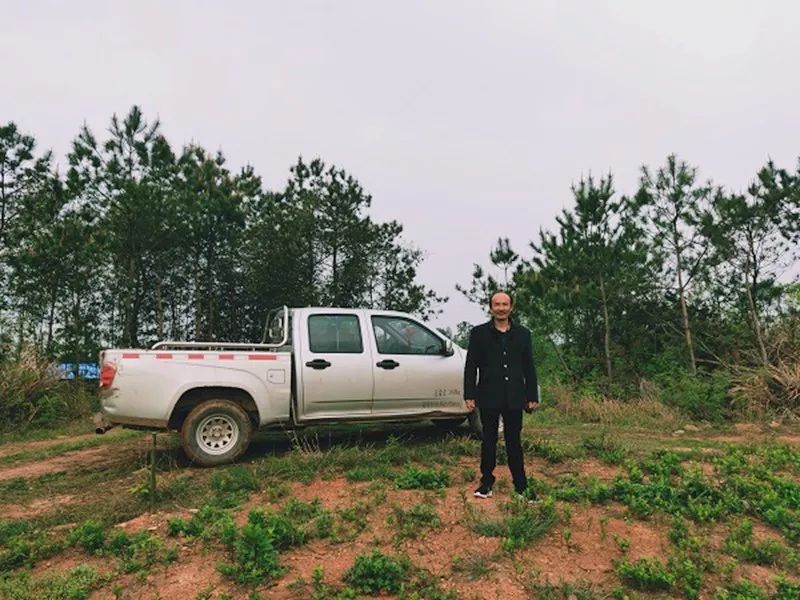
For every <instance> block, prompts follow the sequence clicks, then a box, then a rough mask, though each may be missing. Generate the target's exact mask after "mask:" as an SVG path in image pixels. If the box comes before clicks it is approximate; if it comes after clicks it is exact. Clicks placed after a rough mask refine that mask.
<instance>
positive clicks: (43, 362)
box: [0, 346, 60, 429]
mask: <svg viewBox="0 0 800 600" xmlns="http://www.w3.org/2000/svg"><path fill="white" fill-rule="evenodd" d="M59 385H60V382H59V380H58V375H57V374H56V373H55V372H54V371H53V370H52V369H51V364H50V361H48V360H47V359H46V358H45V357H44V356H43V355H42V354H41V353H40V352H39V351H38V350H36V349H35V348H34V347H33V346H26V347H24V348H23V349H22V352H21V353H20V356H19V359H18V360H16V361H8V362H3V363H0V419H2V422H3V423H4V424H5V426H6V427H8V428H9V429H11V428H13V427H16V426H19V425H29V424H30V423H31V422H32V421H34V420H36V419H37V417H39V420H41V419H42V418H45V417H46V418H49V419H52V418H53V415H57V414H58V413H59V412H60V411H59V407H58V404H59V402H58V396H59ZM42 413H43V414H42Z"/></svg>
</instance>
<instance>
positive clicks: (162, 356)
mask: <svg viewBox="0 0 800 600" xmlns="http://www.w3.org/2000/svg"><path fill="white" fill-rule="evenodd" d="M156 358H172V354H171V353H166V354H156Z"/></svg>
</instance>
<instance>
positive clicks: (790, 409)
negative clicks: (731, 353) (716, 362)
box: [731, 358, 800, 419]
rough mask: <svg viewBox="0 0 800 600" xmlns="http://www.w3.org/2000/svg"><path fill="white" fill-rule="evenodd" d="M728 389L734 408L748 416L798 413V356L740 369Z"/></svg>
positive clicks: (799, 362)
mask: <svg viewBox="0 0 800 600" xmlns="http://www.w3.org/2000/svg"><path fill="white" fill-rule="evenodd" d="M731 391H732V394H733V396H734V398H735V406H736V409H737V411H738V412H739V413H741V414H742V415H744V416H746V417H748V418H750V419H753V418H759V419H760V418H765V417H775V416H778V417H783V416H786V415H787V414H788V415H793V416H794V417H795V418H797V417H800V360H798V359H797V358H794V359H793V360H788V361H781V362H779V363H778V364H776V365H771V366H769V367H760V368H757V369H747V370H744V371H742V372H741V373H740V374H739V375H737V376H736V378H735V380H734V384H733V387H732V390H731Z"/></svg>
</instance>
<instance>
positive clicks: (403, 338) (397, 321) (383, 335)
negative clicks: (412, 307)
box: [372, 316, 443, 355]
mask: <svg viewBox="0 0 800 600" xmlns="http://www.w3.org/2000/svg"><path fill="white" fill-rule="evenodd" d="M372 328H373V329H374V330H375V342H376V343H377V345H378V352H380V353H381V354H430V355H438V354H441V353H442V344H443V342H442V339H441V338H440V337H439V336H437V335H436V334H434V333H432V332H431V331H429V330H427V329H425V328H424V327H422V326H421V325H419V324H418V323H415V322H414V321H409V320H408V319H404V318H402V317H379V316H375V317H372Z"/></svg>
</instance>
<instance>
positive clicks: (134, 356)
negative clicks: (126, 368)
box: [122, 352, 139, 358]
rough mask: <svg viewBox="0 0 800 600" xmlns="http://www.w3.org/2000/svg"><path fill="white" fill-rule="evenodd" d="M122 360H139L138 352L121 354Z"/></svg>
mask: <svg viewBox="0 0 800 600" xmlns="http://www.w3.org/2000/svg"><path fill="white" fill-rule="evenodd" d="M122 358H139V353H138V352H123V353H122Z"/></svg>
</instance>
